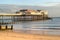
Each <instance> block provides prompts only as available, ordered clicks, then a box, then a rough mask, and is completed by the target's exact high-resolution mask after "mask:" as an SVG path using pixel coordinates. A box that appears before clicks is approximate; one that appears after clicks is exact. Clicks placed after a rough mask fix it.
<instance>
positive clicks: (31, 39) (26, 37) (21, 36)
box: [0, 30, 60, 40]
mask: <svg viewBox="0 0 60 40" xmlns="http://www.w3.org/2000/svg"><path fill="white" fill-rule="evenodd" d="M0 40H60V36H52V35H39V34H28V33H23V32H14V31H11V30H8V31H0Z"/></svg>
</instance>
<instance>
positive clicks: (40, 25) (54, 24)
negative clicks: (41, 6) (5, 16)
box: [13, 17, 60, 35]
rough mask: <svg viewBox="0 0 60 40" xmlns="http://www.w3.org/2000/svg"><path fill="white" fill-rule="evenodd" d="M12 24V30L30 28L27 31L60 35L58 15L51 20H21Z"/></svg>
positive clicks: (59, 18)
mask: <svg viewBox="0 0 60 40" xmlns="http://www.w3.org/2000/svg"><path fill="white" fill-rule="evenodd" d="M13 25H14V30H23V31H25V32H26V31H27V30H30V31H29V32H28V33H36V34H51V35H60V17H56V18H52V19H51V20H41V21H21V22H19V23H17V24H13ZM32 30H33V31H32Z"/></svg>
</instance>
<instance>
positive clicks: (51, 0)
mask: <svg viewBox="0 0 60 40" xmlns="http://www.w3.org/2000/svg"><path fill="white" fill-rule="evenodd" d="M0 4H15V5H31V6H56V5H58V4H60V0H0Z"/></svg>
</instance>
